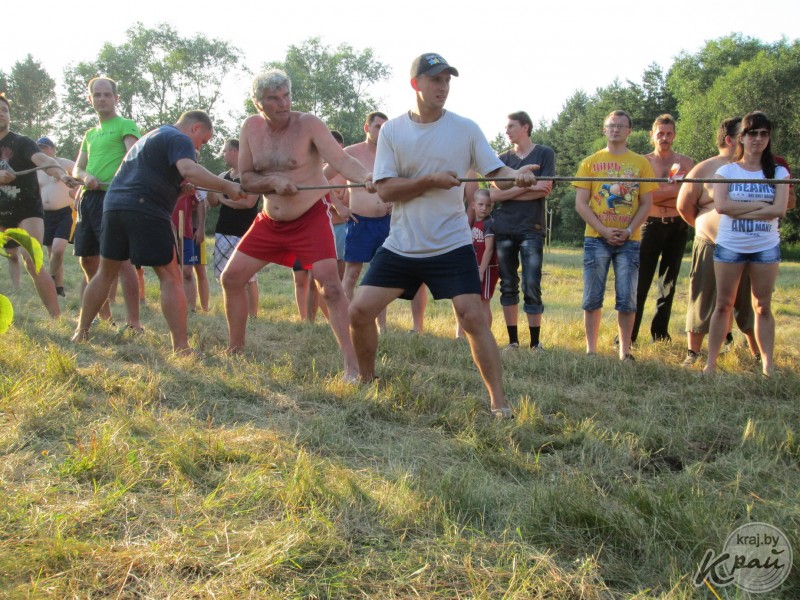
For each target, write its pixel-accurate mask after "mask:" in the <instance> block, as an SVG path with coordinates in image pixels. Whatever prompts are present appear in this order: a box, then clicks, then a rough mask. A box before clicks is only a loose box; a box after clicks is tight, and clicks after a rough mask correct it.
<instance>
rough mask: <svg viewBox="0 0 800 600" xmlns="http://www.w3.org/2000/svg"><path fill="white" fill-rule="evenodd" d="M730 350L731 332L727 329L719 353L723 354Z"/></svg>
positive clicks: (731, 343)
mask: <svg viewBox="0 0 800 600" xmlns="http://www.w3.org/2000/svg"><path fill="white" fill-rule="evenodd" d="M731 350H733V333H732V332H730V331H729V332H728V335H726V336H725V341H724V342H723V344H722V348H721V349H720V354H725V353H727V352H730V351H731Z"/></svg>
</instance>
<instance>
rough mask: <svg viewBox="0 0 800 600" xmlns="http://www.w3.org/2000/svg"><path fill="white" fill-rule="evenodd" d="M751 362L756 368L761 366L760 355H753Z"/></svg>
mask: <svg viewBox="0 0 800 600" xmlns="http://www.w3.org/2000/svg"><path fill="white" fill-rule="evenodd" d="M753 362H754V363H755V365H756V366H757V367H760V366H761V355H760V354H753Z"/></svg>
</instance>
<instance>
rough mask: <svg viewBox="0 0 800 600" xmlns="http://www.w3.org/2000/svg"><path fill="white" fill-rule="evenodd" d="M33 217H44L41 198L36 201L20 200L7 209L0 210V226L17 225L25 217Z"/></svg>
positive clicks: (9, 226)
mask: <svg viewBox="0 0 800 600" xmlns="http://www.w3.org/2000/svg"><path fill="white" fill-rule="evenodd" d="M33 217H39V218H40V219H44V210H43V209H42V201H41V200H39V202H38V203H36V202H21V203H18V204H17V205H16V206H12V207H11V208H10V209H8V210H2V211H0V227H3V228H5V229H10V228H12V227H18V226H19V224H20V223H22V222H23V221H24V220H25V219H30V218H33Z"/></svg>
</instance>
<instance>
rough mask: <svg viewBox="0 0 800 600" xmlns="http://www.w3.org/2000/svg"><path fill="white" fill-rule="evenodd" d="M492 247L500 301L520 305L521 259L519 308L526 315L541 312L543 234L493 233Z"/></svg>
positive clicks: (504, 303)
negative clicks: (498, 281)
mask: <svg viewBox="0 0 800 600" xmlns="http://www.w3.org/2000/svg"><path fill="white" fill-rule="evenodd" d="M494 247H495V252H497V262H498V265H499V272H500V304H501V305H502V306H516V305H517V304H519V282H520V280H519V275H518V274H517V270H518V269H519V264H520V258H521V259H522V260H521V262H522V298H523V302H524V303H523V305H522V310H523V311H524V312H525V313H526V314H529V315H540V314H542V313H543V312H544V304H542V258H543V254H544V236H543V235H542V234H541V233H524V234H511V235H509V234H503V235H500V234H495V236H494Z"/></svg>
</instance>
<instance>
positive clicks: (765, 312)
mask: <svg viewBox="0 0 800 600" xmlns="http://www.w3.org/2000/svg"><path fill="white" fill-rule="evenodd" d="M753 312H754V313H755V314H756V316H758V317H768V316H770V315H771V314H772V307H771V303H770V300H769V299H768V298H756V299H755V301H754V302H753Z"/></svg>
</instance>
